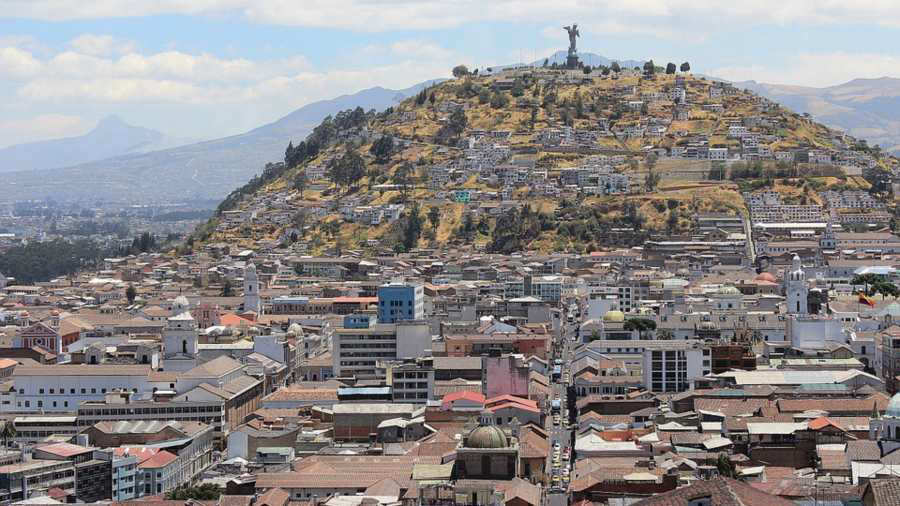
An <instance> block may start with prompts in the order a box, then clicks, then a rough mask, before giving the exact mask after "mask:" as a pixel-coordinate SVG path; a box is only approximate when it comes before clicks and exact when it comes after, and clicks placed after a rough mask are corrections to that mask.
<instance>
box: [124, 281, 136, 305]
mask: <svg viewBox="0 0 900 506" xmlns="http://www.w3.org/2000/svg"><path fill="white" fill-rule="evenodd" d="M135 297H137V290H135V289H134V285H132V284H131V283H129V284H128V288H126V289H125V298H126V299H128V304H129V305H130V304H134V299H135Z"/></svg>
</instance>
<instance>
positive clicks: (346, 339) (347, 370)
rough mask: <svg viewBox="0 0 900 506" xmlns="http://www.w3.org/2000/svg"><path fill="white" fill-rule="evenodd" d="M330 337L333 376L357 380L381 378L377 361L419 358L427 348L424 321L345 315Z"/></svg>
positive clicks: (426, 330) (429, 333)
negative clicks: (377, 320)
mask: <svg viewBox="0 0 900 506" xmlns="http://www.w3.org/2000/svg"><path fill="white" fill-rule="evenodd" d="M331 339H332V357H333V368H334V375H335V376H338V377H343V376H355V377H356V378H357V379H384V377H383V372H381V371H379V369H378V367H377V364H378V362H379V361H385V360H397V359H402V358H415V357H422V356H425V355H426V350H430V349H431V329H430V327H429V325H428V323H427V322H424V321H414V320H411V321H398V322H397V323H389V324H385V323H372V322H371V320H370V319H369V317H368V316H367V315H352V316H348V317H345V318H344V326H343V327H341V328H337V329H335V330H334V334H333V335H332V338H331ZM382 371H383V369H382Z"/></svg>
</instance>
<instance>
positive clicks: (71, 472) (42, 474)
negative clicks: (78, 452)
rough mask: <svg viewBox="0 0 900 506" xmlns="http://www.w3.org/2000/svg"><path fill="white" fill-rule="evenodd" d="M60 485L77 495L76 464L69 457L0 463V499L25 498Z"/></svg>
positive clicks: (7, 500)
mask: <svg viewBox="0 0 900 506" xmlns="http://www.w3.org/2000/svg"><path fill="white" fill-rule="evenodd" d="M51 488H58V489H60V490H62V491H64V492H66V493H68V494H73V495H74V494H75V465H74V464H73V463H72V462H69V461H67V460H29V461H26V462H19V463H17V464H8V465H5V466H0V501H2V502H4V503H9V502H14V501H22V500H25V499H28V498H30V497H32V496H34V495H41V494H46V492H47V491H48V490H50V489H51Z"/></svg>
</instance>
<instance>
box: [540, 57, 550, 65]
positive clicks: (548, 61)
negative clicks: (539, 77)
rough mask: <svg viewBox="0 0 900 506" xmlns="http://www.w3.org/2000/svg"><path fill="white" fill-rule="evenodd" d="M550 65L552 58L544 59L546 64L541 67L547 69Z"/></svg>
mask: <svg viewBox="0 0 900 506" xmlns="http://www.w3.org/2000/svg"><path fill="white" fill-rule="evenodd" d="M549 64H550V58H544V64H543V65H541V67H546V66H547V65H549Z"/></svg>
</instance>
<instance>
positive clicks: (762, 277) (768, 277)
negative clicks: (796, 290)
mask: <svg viewBox="0 0 900 506" xmlns="http://www.w3.org/2000/svg"><path fill="white" fill-rule="evenodd" d="M753 280H754V281H768V282H769V283H774V282H775V276H773V275H772V273H770V272H760V273H759V274H757V276H756V277H755V278H753Z"/></svg>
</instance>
